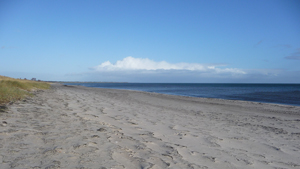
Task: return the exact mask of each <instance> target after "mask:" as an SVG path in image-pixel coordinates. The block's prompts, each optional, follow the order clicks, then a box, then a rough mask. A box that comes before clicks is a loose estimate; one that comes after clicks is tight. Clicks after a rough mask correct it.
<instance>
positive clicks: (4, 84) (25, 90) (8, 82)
mask: <svg viewBox="0 0 300 169" xmlns="http://www.w3.org/2000/svg"><path fill="white" fill-rule="evenodd" d="M49 87H50V84H49V83H45V82H36V81H30V80H20V79H13V78H9V77H5V76H0V105H1V104H5V103H8V102H12V101H16V100H20V99H23V98H24V97H27V96H32V94H31V93H30V91H33V90H37V89H49Z"/></svg>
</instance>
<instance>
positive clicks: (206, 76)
mask: <svg viewBox="0 0 300 169" xmlns="http://www.w3.org/2000/svg"><path fill="white" fill-rule="evenodd" d="M0 74H1V75H6V76H10V77H15V78H32V77H36V78H38V79H41V80H66V81H118V82H120V81H126V82H193V83H201V82H220V83H222V82H229V83H300V1H298V0H294V1H293V0H282V1H279V0H242V1H241V0H228V1H225V0H210V1H202V0H195V1H192V0H187V1H183V0H181V1H177V0H164V1H158V0H151V1H150V0H148V1H133V0H128V1H117V0H111V1H108V0H97V1H92V0H87V1H83V0H82V1H76V0H64V1H59V0H43V1H40V0H26V1H23V0H7V1H6V0H1V1H0Z"/></svg>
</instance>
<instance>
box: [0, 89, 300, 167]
mask: <svg viewBox="0 0 300 169" xmlns="http://www.w3.org/2000/svg"><path fill="white" fill-rule="evenodd" d="M299 112H300V107H295V106H284V105H274V104H263V103H253V102H243V101H226V100H220V99H204V98H191V97H182V96H170V95H163V94H155V93H146V92H138V91H126V90H112V89H96V88H86V87H79V86H64V85H60V84H55V85H52V89H51V90H48V91H40V92H38V93H37V94H36V97H33V98H28V99H26V100H25V101H21V102H18V103H15V104H13V105H11V106H9V109H8V110H7V112H5V113H1V114H0V120H1V121H0V168H3V169H5V168H47V169H50V168H102V169H104V168H107V169H108V168H130V169H134V168H153V169H155V168H300V153H299V150H300V132H299V131H300V130H299V129H300V113H299Z"/></svg>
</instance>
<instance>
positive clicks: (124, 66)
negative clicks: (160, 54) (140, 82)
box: [92, 56, 246, 75]
mask: <svg viewBox="0 0 300 169" xmlns="http://www.w3.org/2000/svg"><path fill="white" fill-rule="evenodd" d="M224 66H226V65H217V64H210V65H207V64H199V63H168V62H166V61H159V62H156V61H153V60H150V59H148V58H134V57H131V56H128V57H126V58H124V59H122V60H118V61H117V62H116V63H114V64H113V63H111V62H110V61H106V62H103V63H101V64H100V65H98V66H95V67H93V68H92V69H93V70H95V71H98V72H119V71H131V72H132V71H137V72H138V71H139V72H152V73H155V72H162V71H168V72H171V71H186V72H199V73H210V74H224V73H226V74H228V73H229V74H234V75H239V74H246V72H245V71H242V70H240V69H237V68H220V67H224Z"/></svg>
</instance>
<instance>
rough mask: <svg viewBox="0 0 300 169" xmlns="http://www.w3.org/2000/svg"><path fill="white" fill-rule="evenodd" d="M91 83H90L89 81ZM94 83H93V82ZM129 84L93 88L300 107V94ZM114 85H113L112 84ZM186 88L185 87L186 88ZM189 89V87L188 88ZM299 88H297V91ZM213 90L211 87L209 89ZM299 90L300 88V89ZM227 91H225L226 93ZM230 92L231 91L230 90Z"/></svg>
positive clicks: (80, 84)
mask: <svg viewBox="0 0 300 169" xmlns="http://www.w3.org/2000/svg"><path fill="white" fill-rule="evenodd" d="M64 84H65V85H73V86H84V87H91V86H89V85H88V86H85V85H82V83H64ZM87 84H89V83H87ZM91 84H92V83H91ZM99 84H102V83H99ZM108 84H110V83H108ZM128 84H130V83H126V84H125V83H124V84H123V85H125V86H121V87H120V86H118V85H116V84H115V83H111V84H110V85H109V86H106V85H104V86H101V85H100V86H94V85H93V88H104V89H120V90H129V91H144V92H150V93H160V94H167V95H175V96H186V97H196V98H209V99H224V100H240V101H250V102H257V103H269V104H282V105H289V106H298V107H300V102H299V101H298V102H297V100H298V98H299V96H298V95H297V97H296V96H293V97H291V96H290V94H286V95H281V96H280V97H279V96H276V92H275V93H271V95H275V96H276V97H275V98H273V96H271V95H270V94H269V95H266V96H265V95H261V96H260V97H258V96H254V97H251V96H250V97H248V95H249V94H254V93H255V91H254V90H252V91H251V90H250V91H249V93H243V92H242V93H239V94H237V93H235V94H234V93H231V94H227V92H225V88H226V87H225V86H223V87H224V89H222V90H224V91H222V92H221V93H214V92H213V91H211V92H212V94H209V93H207V92H205V90H204V93H202V94H201V93H197V94H192V93H190V92H189V91H188V90H186V91H184V92H176V91H173V90H171V91H168V90H166V91H160V90H158V89H156V88H155V87H154V89H153V90H151V91H147V90H148V89H147V87H146V88H144V87H141V86H139V85H138V86H136V84H146V85H147V84H150V85H153V84H154V85H157V84H166V85H171V86H168V87H166V88H169V87H170V88H172V86H173V85H180V84H181V83H132V85H133V86H131V87H130V86H128ZM182 84H188V85H193V83H182ZM195 84H198V85H207V84H211V85H213V86H214V85H220V84H221V85H252V84H251V83H243V84H242V83H220V84H219V83H195ZM111 85H112V86H111ZM254 85H296V86H299V84H267V83H262V84H254ZM149 87H150V88H152V87H151V86H149ZM199 87H200V88H202V87H201V86H199ZM204 87H205V86H204ZM243 87H246V88H247V86H243ZM184 89H185V88H184ZM187 89H188V88H187ZM297 89H298V88H297ZM297 89H295V90H296V91H297ZM178 90H181V89H180V88H178ZM209 90H211V89H209ZM231 90H234V89H231ZM298 90H299V89H298ZM258 91H259V92H260V93H268V92H270V91H268V90H267V91H263V90H262V89H258ZM224 92H225V93H224ZM281 92H283V91H281ZM288 92H291V91H288ZM229 93H230V92H229ZM283 98H285V99H283ZM299 99H300V98H299ZM283 100H288V101H283Z"/></svg>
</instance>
